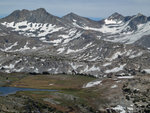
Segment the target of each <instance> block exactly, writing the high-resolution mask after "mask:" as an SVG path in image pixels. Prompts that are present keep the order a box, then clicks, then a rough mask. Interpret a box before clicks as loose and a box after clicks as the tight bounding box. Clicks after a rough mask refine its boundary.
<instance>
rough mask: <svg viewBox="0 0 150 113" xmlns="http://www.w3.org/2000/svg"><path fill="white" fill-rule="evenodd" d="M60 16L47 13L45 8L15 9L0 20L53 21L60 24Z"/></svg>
mask: <svg viewBox="0 0 150 113" xmlns="http://www.w3.org/2000/svg"><path fill="white" fill-rule="evenodd" d="M59 20H60V18H59V17H56V16H53V15H51V14H49V13H48V12H47V11H46V10H45V9H43V8H40V9H37V10H33V11H29V10H25V9H23V10H21V11H20V10H16V11H14V12H13V13H12V14H10V15H9V16H7V17H5V18H3V19H2V21H7V22H12V21H14V22H21V21H28V22H34V23H53V24H62V23H60V21H59Z"/></svg>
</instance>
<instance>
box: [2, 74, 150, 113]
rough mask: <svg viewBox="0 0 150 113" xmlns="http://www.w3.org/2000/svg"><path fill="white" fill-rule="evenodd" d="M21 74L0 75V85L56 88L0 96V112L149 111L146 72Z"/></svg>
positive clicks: (148, 84)
mask: <svg viewBox="0 0 150 113" xmlns="http://www.w3.org/2000/svg"><path fill="white" fill-rule="evenodd" d="M21 75H22V76H20V74H17V75H16V74H14V75H13V77H12V75H11V76H10V75H7V76H6V75H5V76H2V74H1V76H0V77H1V81H0V83H1V84H2V86H15V87H24V88H25V87H26V88H38V89H39V88H41V89H57V90H58V91H57V92H47V91H22V92H17V93H16V94H13V95H8V96H1V97H0V112H1V113H7V112H8V113H27V112H28V113H37V112H39V113H149V112H150V96H149V95H150V90H149V86H150V79H149V75H143V76H142V77H141V76H134V77H133V76H132V77H131V76H126V77H125V76H124V77H116V78H101V79H97V78H93V77H86V76H79V75H74V76H73V75H63V76H62V75H55V76H54V75H48V76H47V75H44V76H43V75H36V76H35V75H34V76H26V74H24V75H23V74H21ZM17 76H20V78H16V77H17Z"/></svg>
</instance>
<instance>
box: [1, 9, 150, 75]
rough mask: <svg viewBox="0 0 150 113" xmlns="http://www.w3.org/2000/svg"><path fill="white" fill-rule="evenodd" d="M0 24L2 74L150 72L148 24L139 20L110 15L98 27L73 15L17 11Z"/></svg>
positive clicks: (141, 17) (130, 73)
mask: <svg viewBox="0 0 150 113" xmlns="http://www.w3.org/2000/svg"><path fill="white" fill-rule="evenodd" d="M0 23H1V26H0V27H1V31H0V33H1V36H0V40H1V43H0V52H1V54H0V58H1V59H0V67H1V70H0V71H2V72H35V73H43V72H48V73H55V74H56V73H68V74H73V73H78V74H87V75H93V76H97V77H100V76H108V75H132V74H135V73H142V72H143V71H144V70H146V71H147V70H148V69H150V63H149V60H150V59H149V58H150V57H149V56H150V53H149V50H148V49H147V48H145V47H150V43H149V42H148V41H149V40H148V38H147V37H149V35H150V32H149V26H150V24H149V18H148V17H146V16H144V15H141V14H138V15H135V16H130V17H129V16H128V17H124V16H122V15H121V14H119V13H114V14H112V15H111V16H109V17H108V18H107V19H104V20H101V21H100V22H96V21H92V20H90V19H88V18H85V17H81V16H78V15H76V14H74V13H70V14H68V15H66V16H64V17H62V18H59V17H56V16H53V15H51V14H49V13H47V12H46V11H45V10H44V9H41V8H40V9H37V10H33V11H28V10H22V11H15V12H13V13H12V14H11V15H9V16H8V17H6V18H3V19H1V20H0ZM138 45H140V46H138ZM142 46H143V47H142ZM148 72H149V71H147V73H148Z"/></svg>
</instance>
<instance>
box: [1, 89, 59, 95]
mask: <svg viewBox="0 0 150 113" xmlns="http://www.w3.org/2000/svg"><path fill="white" fill-rule="evenodd" d="M17 91H57V90H50V89H33V88H17V87H0V96H7V95H9V94H15V93H16V92H17Z"/></svg>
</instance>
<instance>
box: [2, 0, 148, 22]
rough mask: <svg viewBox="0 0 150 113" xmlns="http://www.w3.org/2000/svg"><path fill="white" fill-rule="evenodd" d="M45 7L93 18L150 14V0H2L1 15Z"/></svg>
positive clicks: (57, 12)
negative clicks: (115, 13) (118, 14)
mask: <svg viewBox="0 0 150 113" xmlns="http://www.w3.org/2000/svg"><path fill="white" fill-rule="evenodd" d="M37 8H45V9H46V10H47V11H48V12H49V13H51V14H53V15H56V16H59V17H61V16H64V15H66V14H68V13H70V12H74V13H76V14H78V15H81V16H84V17H89V18H92V19H99V18H107V17H108V16H110V15H111V14H113V13H114V12H118V13H120V14H122V15H125V16H127V15H129V16H131V15H136V14H138V13H142V14H144V15H146V16H150V0H0V17H4V16H7V15H9V14H10V13H11V12H13V11H14V10H18V9H19V10H21V9H28V10H35V9H37Z"/></svg>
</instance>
